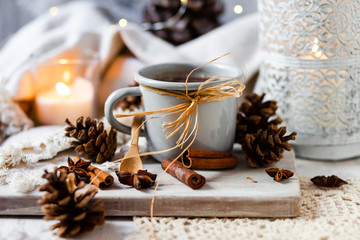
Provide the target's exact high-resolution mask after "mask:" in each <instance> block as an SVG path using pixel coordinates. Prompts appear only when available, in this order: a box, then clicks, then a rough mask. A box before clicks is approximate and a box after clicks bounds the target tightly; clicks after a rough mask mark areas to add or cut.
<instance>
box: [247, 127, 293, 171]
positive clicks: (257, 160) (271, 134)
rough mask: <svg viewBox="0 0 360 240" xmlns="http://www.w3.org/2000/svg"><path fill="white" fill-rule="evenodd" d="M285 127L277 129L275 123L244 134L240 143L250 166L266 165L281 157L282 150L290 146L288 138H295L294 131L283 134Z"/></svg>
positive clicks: (288, 149) (288, 148)
mask: <svg viewBox="0 0 360 240" xmlns="http://www.w3.org/2000/svg"><path fill="white" fill-rule="evenodd" d="M285 133H286V127H281V128H279V129H278V127H277V126H276V125H270V126H268V127H267V129H265V130H262V129H259V130H258V131H257V133H256V134H246V135H245V139H244V142H243V143H242V144H241V146H242V151H243V154H244V157H245V159H246V160H247V161H248V162H249V164H250V166H251V167H255V168H259V167H267V166H269V165H270V164H273V163H276V162H278V161H280V159H281V158H283V157H284V156H283V153H284V150H287V151H290V150H291V149H292V148H291V146H290V144H289V143H288V141H289V140H295V136H296V132H292V133H291V134H290V135H288V136H284V135H285Z"/></svg>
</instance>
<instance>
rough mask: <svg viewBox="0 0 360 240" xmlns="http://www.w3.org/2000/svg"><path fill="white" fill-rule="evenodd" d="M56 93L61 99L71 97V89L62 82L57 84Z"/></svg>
mask: <svg viewBox="0 0 360 240" xmlns="http://www.w3.org/2000/svg"><path fill="white" fill-rule="evenodd" d="M56 91H57V93H58V94H59V96H61V97H66V96H69V95H70V88H69V87H68V86H66V84H64V83H62V82H58V83H57V84H56Z"/></svg>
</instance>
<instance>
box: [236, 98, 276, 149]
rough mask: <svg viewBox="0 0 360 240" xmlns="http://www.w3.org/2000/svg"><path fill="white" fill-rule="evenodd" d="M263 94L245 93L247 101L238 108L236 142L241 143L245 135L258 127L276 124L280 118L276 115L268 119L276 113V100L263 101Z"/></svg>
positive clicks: (264, 127) (255, 131) (254, 131)
mask: <svg viewBox="0 0 360 240" xmlns="http://www.w3.org/2000/svg"><path fill="white" fill-rule="evenodd" d="M264 97H265V94H262V95H261V96H259V95H257V94H255V93H253V94H248V95H246V99H247V100H248V101H249V102H244V103H243V104H242V105H241V106H240V109H239V112H238V116H237V126H236V139H235V141H236V142H239V143H242V142H243V141H244V138H245V135H246V134H248V133H250V134H252V133H253V134H255V133H257V131H258V130H259V129H263V130H265V129H267V127H268V126H269V125H278V124H280V123H282V119H281V118H280V117H277V118H275V119H273V120H271V121H269V119H270V118H271V117H273V116H275V115H276V110H277V103H276V101H266V102H263V99H264Z"/></svg>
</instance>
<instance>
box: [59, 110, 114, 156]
mask: <svg viewBox="0 0 360 240" xmlns="http://www.w3.org/2000/svg"><path fill="white" fill-rule="evenodd" d="M83 122H84V117H80V118H78V119H77V121H76V125H73V124H72V123H71V122H70V121H69V119H66V123H67V124H68V125H69V126H68V127H67V128H66V129H65V130H66V134H65V135H66V136H67V137H73V138H76V139H77V141H73V142H71V144H72V145H73V146H74V147H75V151H76V152H78V153H80V154H81V155H84V157H85V158H86V159H91V160H92V161H95V162H97V163H102V162H104V161H107V160H110V159H111V158H112V157H113V156H114V154H115V150H116V146H117V139H116V131H115V130H114V129H113V128H111V129H110V131H109V133H107V131H106V130H105V129H104V123H103V122H98V121H96V120H91V119H90V118H89V117H88V118H86V120H85V123H83Z"/></svg>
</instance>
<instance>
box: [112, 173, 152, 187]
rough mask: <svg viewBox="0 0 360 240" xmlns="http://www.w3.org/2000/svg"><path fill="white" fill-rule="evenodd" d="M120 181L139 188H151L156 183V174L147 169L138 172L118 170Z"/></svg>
mask: <svg viewBox="0 0 360 240" xmlns="http://www.w3.org/2000/svg"><path fill="white" fill-rule="evenodd" d="M116 175H117V176H118V178H119V181H120V183H122V184H125V185H129V186H132V187H134V188H136V189H137V190H139V189H146V188H150V187H152V186H153V185H154V183H155V179H156V176H157V175H156V174H152V173H149V172H148V171H147V170H141V169H140V170H138V171H137V173H132V172H128V171H116Z"/></svg>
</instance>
